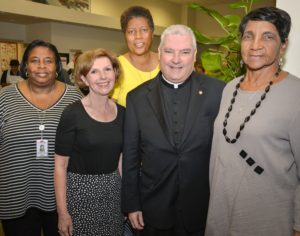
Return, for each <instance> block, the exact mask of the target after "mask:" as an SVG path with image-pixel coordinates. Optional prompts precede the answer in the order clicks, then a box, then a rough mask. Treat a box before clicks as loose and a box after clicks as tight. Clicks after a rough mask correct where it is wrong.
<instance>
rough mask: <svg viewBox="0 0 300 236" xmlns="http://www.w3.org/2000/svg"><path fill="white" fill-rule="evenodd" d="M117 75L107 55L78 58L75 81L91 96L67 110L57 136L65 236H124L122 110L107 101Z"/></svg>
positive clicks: (59, 202) (96, 53) (58, 187)
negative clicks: (121, 195) (79, 81)
mask: <svg viewBox="0 0 300 236" xmlns="http://www.w3.org/2000/svg"><path fill="white" fill-rule="evenodd" d="M118 75H119V63H118V61H117V59H116V58H115V57H114V56H112V55H111V54H110V53H109V52H107V51H106V50H104V49H95V50H90V51H87V52H85V53H83V54H82V55H80V56H79V58H78V61H77V64H76V68H75V76H76V79H77V80H81V81H82V82H83V83H84V84H85V85H86V86H88V87H89V91H90V92H89V94H88V95H87V96H86V97H84V98H83V99H82V100H81V101H78V102H75V103H73V104H72V105H70V106H68V107H67V108H66V109H65V111H64V112H63V114H62V117H61V120H60V123H59V126H58V129H57V135H56V147H55V153H56V154H55V193H56V200H57V208H58V215H59V223H58V228H59V232H60V234H61V235H64V236H65V235H66V236H69V235H93V236H94V235H106V236H110V235H111V236H118V235H121V234H122V230H123V220H124V217H123V215H122V213H121V208H120V188H121V177H120V173H119V169H118V166H119V165H120V162H121V158H120V156H121V152H122V142H123V140H122V126H123V117H124V108H122V107H121V106H119V105H117V104H116V103H115V102H114V101H113V100H111V99H110V98H109V93H110V92H111V90H112V89H113V87H114V84H115V80H116V78H117V77H118Z"/></svg>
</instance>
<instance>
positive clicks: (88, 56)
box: [74, 48, 121, 88]
mask: <svg viewBox="0 0 300 236" xmlns="http://www.w3.org/2000/svg"><path fill="white" fill-rule="evenodd" d="M100 57H106V58H108V59H109V60H110V62H111V64H112V67H113V69H114V70H115V74H116V80H117V79H118V78H119V75H120V72H121V71H120V64H119V61H118V59H117V58H116V57H115V56H114V55H113V54H112V53H111V52H109V51H107V50H106V49H103V48H97V49H92V50H88V51H86V52H84V53H82V54H81V55H80V56H79V57H78V58H77V60H76V64H75V70H74V71H75V72H74V75H75V81H76V83H77V84H78V86H79V87H81V88H82V87H86V85H85V84H84V83H83V81H82V80H81V76H82V75H83V76H84V77H85V76H86V75H87V74H88V73H89V71H90V70H91V68H92V66H93V64H94V62H95V60H96V59H97V58H100Z"/></svg>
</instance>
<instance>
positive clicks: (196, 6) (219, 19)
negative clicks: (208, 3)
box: [192, 3, 230, 31]
mask: <svg viewBox="0 0 300 236" xmlns="http://www.w3.org/2000/svg"><path fill="white" fill-rule="evenodd" d="M192 6H193V9H198V10H201V11H203V12H204V13H206V14H207V15H209V16H211V17H212V18H214V19H215V20H216V21H217V22H218V23H219V25H220V26H221V27H222V28H223V29H224V30H225V31H227V26H228V24H229V23H230V22H229V21H228V20H227V19H226V17H224V16H222V15H221V14H220V13H219V12H218V11H216V10H213V9H209V8H206V7H204V6H202V5H200V4H196V3H193V4H192Z"/></svg>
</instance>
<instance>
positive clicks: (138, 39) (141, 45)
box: [125, 17, 153, 55]
mask: <svg viewBox="0 0 300 236" xmlns="http://www.w3.org/2000/svg"><path fill="white" fill-rule="evenodd" d="M152 36H153V32H152V31H151V29H150V27H149V24H148V21H147V19H146V18H144V17H134V18H132V19H131V20H130V21H128V24H127V28H126V31H125V40H126V42H127V47H128V50H129V51H130V52H131V53H133V54H136V55H143V54H145V53H147V52H149V51H150V48H151V44H152Z"/></svg>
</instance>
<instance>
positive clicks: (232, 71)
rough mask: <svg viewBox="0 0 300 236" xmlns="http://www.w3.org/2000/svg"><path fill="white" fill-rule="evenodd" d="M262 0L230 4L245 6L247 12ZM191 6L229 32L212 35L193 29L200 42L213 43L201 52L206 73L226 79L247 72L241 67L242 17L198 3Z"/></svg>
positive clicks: (242, 0)
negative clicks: (240, 31)
mask: <svg viewBox="0 0 300 236" xmlns="http://www.w3.org/2000/svg"><path fill="white" fill-rule="evenodd" d="M260 1H262V0H239V1H238V2H236V3H231V4H229V5H228V6H229V7H230V8H232V9H241V8H244V10H245V13H247V12H248V11H250V10H251V8H252V5H253V3H254V2H260ZM190 8H192V9H195V10H200V11H202V12H204V13H205V14H207V15H208V16H211V17H212V18H213V19H214V20H216V21H217V22H218V23H219V25H220V26H221V27H222V28H223V29H224V30H225V32H226V33H227V34H226V36H221V37H210V36H207V35H205V34H203V33H201V32H199V31H197V30H193V31H194V34H195V37H196V40H197V42H198V43H199V44H205V45H211V47H210V48H209V49H208V50H205V51H203V52H202V53H201V55H200V59H201V63H202V66H203V68H204V69H205V73H207V74H209V75H212V76H214V77H217V78H219V79H221V80H224V81H226V82H227V81H230V80H232V79H233V78H235V77H237V76H239V75H241V74H242V73H244V72H245V68H241V67H240V60H241V54H240V51H241V48H240V34H239V25H240V22H241V17H240V16H239V15H224V16H223V15H221V14H220V13H219V12H218V11H216V10H213V9H209V8H206V7H204V6H202V5H200V4H198V3H192V4H191V5H190Z"/></svg>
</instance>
